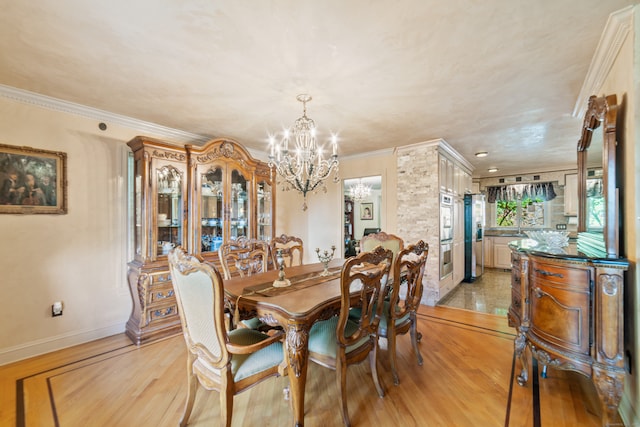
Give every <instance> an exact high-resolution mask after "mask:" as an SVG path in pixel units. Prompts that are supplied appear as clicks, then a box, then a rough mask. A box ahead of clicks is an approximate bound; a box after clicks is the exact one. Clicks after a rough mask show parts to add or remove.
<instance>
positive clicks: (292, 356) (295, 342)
mask: <svg viewBox="0 0 640 427" xmlns="http://www.w3.org/2000/svg"><path fill="white" fill-rule="evenodd" d="M308 341H309V331H308V330H307V329H306V328H305V327H304V325H300V324H296V325H288V326H287V338H286V340H285V344H286V351H287V356H288V358H289V365H290V366H291V368H292V369H293V372H294V374H295V376H296V377H299V376H300V375H301V373H302V365H303V364H304V361H305V360H306V354H305V353H306V352H307V342H308Z"/></svg>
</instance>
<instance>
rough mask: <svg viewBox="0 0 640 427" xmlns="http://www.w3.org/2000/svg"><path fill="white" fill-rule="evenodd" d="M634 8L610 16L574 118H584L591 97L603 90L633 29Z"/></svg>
mask: <svg viewBox="0 0 640 427" xmlns="http://www.w3.org/2000/svg"><path fill="white" fill-rule="evenodd" d="M634 8H635V6H634V5H631V6H627V7H625V8H624V9H620V10H619V11H617V12H613V13H612V14H611V15H609V19H607V24H606V25H605V27H604V31H603V32H602V36H600V41H599V42H598V46H597V47H596V51H595V53H594V55H593V58H591V64H590V65H589V70H588V71H587V76H586V77H585V79H584V82H583V83H582V89H580V93H579V94H578V99H577V100H576V105H575V106H574V107H573V117H578V118H581V117H583V116H584V113H585V112H586V110H587V104H588V100H589V97H590V96H591V95H596V94H598V93H599V92H600V90H601V89H602V86H603V85H604V81H605V79H606V78H607V76H608V75H609V72H610V71H611V67H613V63H614V62H615V60H616V57H617V56H618V53H619V52H620V49H622V44H623V43H624V40H625V39H626V38H627V36H628V35H629V33H630V32H631V29H632V28H633V14H634Z"/></svg>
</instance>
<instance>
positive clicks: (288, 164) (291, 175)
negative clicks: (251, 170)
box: [269, 94, 338, 211]
mask: <svg viewBox="0 0 640 427" xmlns="http://www.w3.org/2000/svg"><path fill="white" fill-rule="evenodd" d="M296 99H297V100H298V101H300V102H302V117H300V118H298V120H296V122H295V124H294V125H293V129H292V130H291V131H289V129H285V131H284V135H283V137H282V140H280V141H278V142H276V140H275V138H274V137H273V136H272V137H270V138H269V148H270V154H269V166H270V167H275V168H276V171H277V172H278V174H279V175H280V176H281V177H282V178H284V180H285V183H284V185H283V190H290V189H294V190H297V191H299V192H301V193H302V196H303V197H304V202H303V204H302V210H305V211H306V210H307V193H309V192H312V191H317V190H320V189H322V190H323V191H324V192H326V191H327V187H326V186H325V183H324V180H325V179H326V178H327V177H328V176H329V175H330V174H331V172H334V178H333V182H338V142H337V138H336V136H335V135H332V138H331V150H332V153H331V157H329V158H327V159H325V158H324V156H323V154H322V147H318V145H317V144H316V124H315V123H314V121H313V120H312V119H310V118H309V117H307V102H309V101H311V95H307V94H302V95H298V96H297V97H296ZM290 139H293V143H295V147H291V149H292V151H290V148H289V143H290Z"/></svg>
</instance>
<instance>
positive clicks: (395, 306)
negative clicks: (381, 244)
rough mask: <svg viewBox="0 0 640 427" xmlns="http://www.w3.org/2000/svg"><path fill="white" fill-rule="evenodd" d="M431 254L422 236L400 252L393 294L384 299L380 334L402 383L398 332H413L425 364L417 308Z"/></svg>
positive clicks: (396, 381)
mask: <svg viewBox="0 0 640 427" xmlns="http://www.w3.org/2000/svg"><path fill="white" fill-rule="evenodd" d="M428 255H429V245H428V244H427V243H425V242H424V241H422V240H420V241H419V242H417V243H416V244H412V245H409V246H407V247H406V248H404V249H402V250H401V251H400V252H398V255H397V256H396V258H395V261H394V265H393V268H394V277H395V278H398V279H397V280H395V282H394V284H393V286H392V291H391V298H390V299H389V300H385V302H384V308H383V310H382V317H381V319H380V326H379V327H378V336H379V337H384V338H386V339H387V350H388V351H387V352H388V354H389V358H390V361H391V373H392V375H393V382H394V384H395V385H398V384H400V379H399V377H398V369H397V357H396V337H397V336H398V335H402V334H406V333H407V332H409V333H410V335H411V344H412V346H413V351H414V353H415V355H416V359H417V360H418V365H420V366H422V355H421V354H420V349H419V348H418V342H419V341H420V339H421V337H422V336H421V335H420V333H419V332H418V331H417V320H416V312H417V310H418V306H419V305H420V299H421V298H422V290H423V286H422V277H423V276H424V269H425V265H426V262H427V256H428Z"/></svg>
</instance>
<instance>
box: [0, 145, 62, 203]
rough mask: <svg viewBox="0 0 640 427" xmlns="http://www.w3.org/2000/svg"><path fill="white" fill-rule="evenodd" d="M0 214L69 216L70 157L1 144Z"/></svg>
mask: <svg viewBox="0 0 640 427" xmlns="http://www.w3.org/2000/svg"><path fill="white" fill-rule="evenodd" d="M0 185H1V186H0V214H66V213H67V154H66V153H62V152H59V151H47V150H40V149H37V148H31V147H15V146H11V145H4V144H0Z"/></svg>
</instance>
